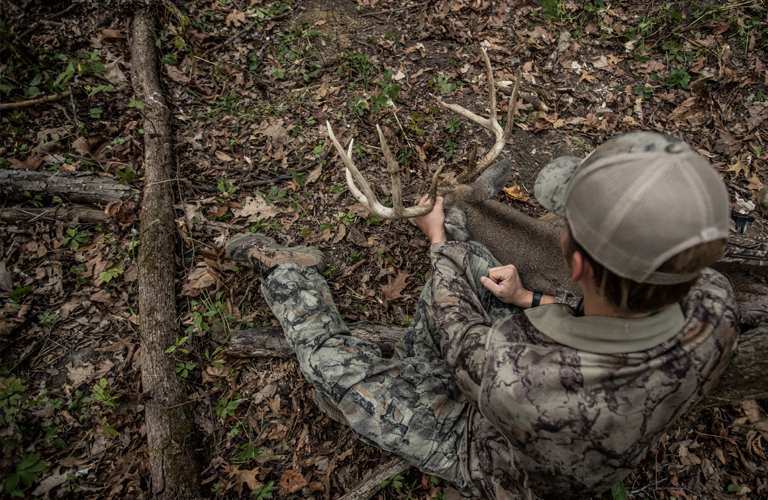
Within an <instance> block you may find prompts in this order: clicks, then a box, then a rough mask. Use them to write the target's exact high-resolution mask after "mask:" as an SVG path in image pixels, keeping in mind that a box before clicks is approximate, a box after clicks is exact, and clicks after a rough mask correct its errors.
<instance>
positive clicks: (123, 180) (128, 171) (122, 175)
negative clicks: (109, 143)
mask: <svg viewBox="0 0 768 500" xmlns="http://www.w3.org/2000/svg"><path fill="white" fill-rule="evenodd" d="M115 140H117V139H115ZM120 140H122V141H123V142H125V141H124V140H123V139H120ZM115 177H117V182H118V183H119V184H130V183H132V182H133V180H134V179H135V178H136V177H138V176H137V175H136V174H135V173H134V172H133V166H132V165H126V166H125V168H124V169H122V170H118V171H116V172H115Z"/></svg>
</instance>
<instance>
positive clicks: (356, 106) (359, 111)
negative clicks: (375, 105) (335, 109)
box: [347, 95, 368, 116]
mask: <svg viewBox="0 0 768 500" xmlns="http://www.w3.org/2000/svg"><path fill="white" fill-rule="evenodd" d="M347 106H349V108H350V109H349V111H350V112H351V113H352V114H353V115H361V116H362V115H363V114H365V110H366V108H367V107H368V105H367V104H366V102H365V101H364V100H362V99H361V98H360V96H359V95H356V96H355V100H354V102H348V103H347Z"/></svg>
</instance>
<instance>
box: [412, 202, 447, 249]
mask: <svg viewBox="0 0 768 500" xmlns="http://www.w3.org/2000/svg"><path fill="white" fill-rule="evenodd" d="M427 199H429V195H428V194H425V195H424V196H423V197H422V198H421V200H419V205H423V204H425V203H426V202H427ZM411 220H412V221H413V223H414V224H416V225H417V226H418V227H419V229H421V230H422V231H424V234H426V235H427V238H429V242H430V243H440V242H442V241H448V237H447V236H446V234H445V214H444V213H443V197H442V196H438V197H437V199H436V200H435V207H434V208H433V209H432V211H431V212H429V213H428V214H426V215H420V216H418V217H414V218H413V219H411Z"/></svg>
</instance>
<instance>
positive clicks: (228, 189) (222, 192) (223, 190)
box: [216, 175, 237, 201]
mask: <svg viewBox="0 0 768 500" xmlns="http://www.w3.org/2000/svg"><path fill="white" fill-rule="evenodd" d="M216 189H218V190H219V198H220V199H221V200H222V201H226V200H227V199H229V198H232V197H233V196H234V195H235V192H236V191H237V187H235V186H233V185H232V184H230V182H229V179H228V178H227V176H226V175H225V176H224V177H219V178H218V179H216Z"/></svg>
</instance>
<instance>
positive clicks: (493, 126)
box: [432, 47, 521, 184]
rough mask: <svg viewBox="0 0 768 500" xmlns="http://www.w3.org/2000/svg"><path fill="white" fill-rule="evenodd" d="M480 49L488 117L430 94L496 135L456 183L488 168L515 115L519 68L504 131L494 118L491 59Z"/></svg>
mask: <svg viewBox="0 0 768 500" xmlns="http://www.w3.org/2000/svg"><path fill="white" fill-rule="evenodd" d="M482 51H483V57H484V58H485V67H486V69H487V70H488V95H489V96H490V100H491V104H490V108H491V116H490V118H483V117H482V116H478V115H476V114H475V113H473V112H472V111H470V110H468V109H466V108H463V107H461V106H459V105H458V104H449V103H446V102H443V99H442V98H441V97H438V96H432V97H434V98H435V99H436V100H437V102H438V103H439V104H440V105H441V106H443V107H444V108H446V109H450V110H451V111H453V112H454V113H457V114H459V115H461V116H463V117H464V118H467V119H468V120H470V121H473V122H475V123H477V124H478V125H480V126H482V127H483V128H486V129H488V130H490V131H491V132H492V133H493V134H494V135H495V136H496V142H495V144H494V145H493V147H492V148H491V150H490V151H488V153H486V155H485V156H484V157H483V158H482V159H481V160H480V161H478V162H477V163H476V164H474V165H473V164H472V163H473V161H470V165H469V168H467V170H466V171H464V172H463V173H461V174H459V175H458V176H457V177H456V183H457V184H464V183H466V182H468V181H469V180H471V179H473V178H474V177H475V176H477V175H479V174H481V173H483V171H484V170H485V169H486V168H488V167H489V166H490V165H491V163H493V160H495V159H496V157H497V156H499V153H501V150H502V149H504V145H505V144H506V143H507V140H509V136H510V135H511V134H512V123H513V119H514V116H515V109H516V107H517V92H518V89H519V88H520V77H521V73H520V70H518V72H517V77H516V78H515V87H514V89H513V90H512V96H511V97H510V99H509V110H508V111H507V130H506V131H505V130H504V129H502V128H501V125H499V122H498V120H497V119H496V85H495V83H494V80H493V68H492V67H491V60H490V59H489V58H488V52H487V51H486V50H485V48H484V47H483V48H482Z"/></svg>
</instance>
